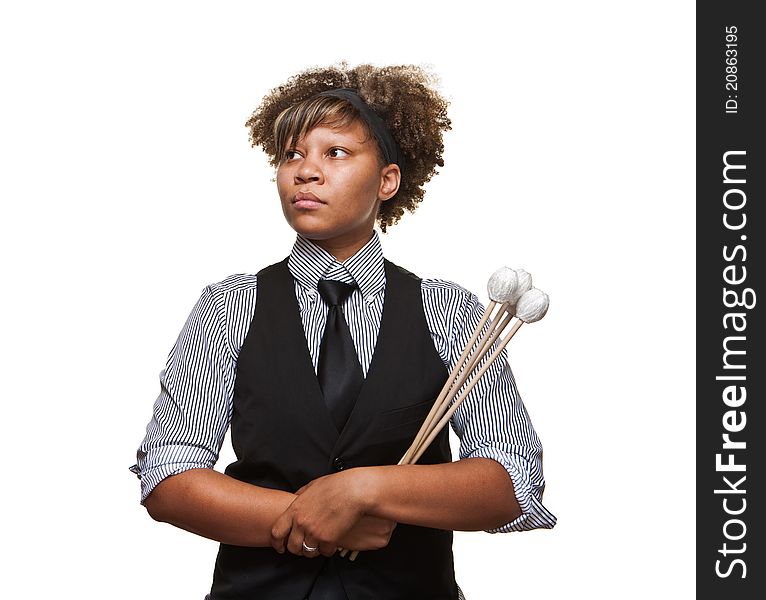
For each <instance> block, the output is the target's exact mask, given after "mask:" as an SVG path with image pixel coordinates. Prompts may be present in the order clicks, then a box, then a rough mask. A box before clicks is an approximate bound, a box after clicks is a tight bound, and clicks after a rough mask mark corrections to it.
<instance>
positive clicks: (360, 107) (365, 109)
mask: <svg viewBox="0 0 766 600" xmlns="http://www.w3.org/2000/svg"><path fill="white" fill-rule="evenodd" d="M317 95H318V96H335V97H336V98H343V99H344V100H348V101H349V102H351V104H352V105H353V106H354V108H356V110H357V111H359V114H360V115H361V117H362V119H364V122H365V123H366V124H367V126H368V127H369V128H370V130H371V131H372V135H373V136H375V139H376V140H377V142H378V146H380V150H381V152H382V153H383V160H385V161H386V164H387V165H390V164H392V163H393V164H395V165H399V168H400V169H401V170H404V154H402V150H401V148H399V144H397V143H396V140H395V139H394V136H393V135H391V131H390V130H389V129H388V127H387V126H386V122H385V121H384V120H383V119H382V118H381V117H380V115H379V114H378V113H376V112H375V111H374V110H373V109H372V108H371V107H370V106H369V105H368V104H367V103H366V102H365V101H364V100H363V99H362V97H361V96H360V95H359V94H358V93H357V92H356V91H355V90H352V89H350V88H336V89H332V90H325V91H324V92H320V93H319V94H317Z"/></svg>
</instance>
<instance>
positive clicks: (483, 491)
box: [145, 458, 521, 556]
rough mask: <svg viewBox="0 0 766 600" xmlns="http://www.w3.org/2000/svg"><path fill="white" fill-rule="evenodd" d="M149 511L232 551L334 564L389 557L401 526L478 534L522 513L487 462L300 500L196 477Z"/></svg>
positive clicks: (335, 486) (343, 483)
mask: <svg viewBox="0 0 766 600" xmlns="http://www.w3.org/2000/svg"><path fill="white" fill-rule="evenodd" d="M145 506H146V508H147V510H148V511H149V514H150V515H151V516H152V518H154V519H156V520H158V521H164V522H167V523H171V524H173V525H175V526H177V527H180V528H182V529H186V530H187V531H191V532H193V533H196V534H198V535H202V536H204V537H208V538H211V539H214V540H217V541H220V542H223V543H226V544H233V545H238V546H273V547H274V548H275V550H277V551H278V552H285V551H288V552H292V553H293V554H304V553H303V551H302V544H303V542H304V541H305V542H306V543H307V544H309V545H310V546H318V547H319V549H320V553H321V554H323V555H326V556H329V555H331V554H332V553H334V552H335V551H336V550H337V548H338V547H343V548H348V549H351V550H373V549H377V548H381V547H383V546H385V545H386V544H387V543H388V540H389V538H390V536H391V533H392V532H393V528H394V526H395V524H396V523H407V524H410V525H421V526H425V527H435V528H440V529H452V530H465V531H472V530H481V529H491V528H495V527H499V526H501V525H503V524H504V523H508V522H510V521H512V520H514V519H515V518H517V517H518V516H519V515H520V514H521V509H520V508H519V505H518V502H517V501H516V497H515V495H514V491H513V485H512V483H511V479H510V478H509V477H508V473H507V472H506V470H505V468H503V466H502V465H500V464H499V463H497V462H496V461H494V460H491V459H486V458H466V459H463V460H459V461H456V462H452V463H445V464H439V465H399V466H380V467H360V468H355V469H349V470H347V471H341V472H339V473H334V474H332V475H327V476H325V477H320V478H319V479H316V480H314V481H312V482H310V483H309V484H308V485H306V486H304V487H303V488H301V489H300V490H298V492H297V493H296V494H291V493H288V492H283V491H279V490H272V489H268V488H263V487H258V486H254V485H250V484H248V483H244V482H241V481H238V480H236V479H233V478H231V477H229V476H227V475H224V474H222V473H219V472H217V471H213V470H212V469H191V470H188V471H184V472H183V473H180V474H178V475H173V476H171V477H168V478H167V479H165V480H163V481H162V482H161V483H160V484H159V485H157V487H156V488H155V489H154V491H152V493H151V494H150V495H149V496H148V497H147V499H146V501H145Z"/></svg>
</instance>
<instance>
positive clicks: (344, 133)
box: [294, 119, 374, 145]
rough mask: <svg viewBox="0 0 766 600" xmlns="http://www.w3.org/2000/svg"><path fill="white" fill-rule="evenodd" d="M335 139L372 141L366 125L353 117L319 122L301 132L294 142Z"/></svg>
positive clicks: (359, 141) (363, 142)
mask: <svg viewBox="0 0 766 600" xmlns="http://www.w3.org/2000/svg"><path fill="white" fill-rule="evenodd" d="M337 139H343V140H346V141H348V142H353V143H357V144H359V145H364V144H368V143H371V142H374V139H373V137H372V135H370V131H369V129H368V128H367V126H366V125H364V123H362V122H361V121H359V120H358V119H355V120H353V121H350V122H348V123H342V122H341V123H338V122H335V123H333V122H329V123H326V122H322V123H319V124H318V125H316V126H314V127H312V128H310V129H308V130H306V131H305V132H303V133H302V134H301V135H300V137H298V139H297V140H295V142H294V143H296V144H301V143H311V142H326V141H328V142H329V141H332V140H337Z"/></svg>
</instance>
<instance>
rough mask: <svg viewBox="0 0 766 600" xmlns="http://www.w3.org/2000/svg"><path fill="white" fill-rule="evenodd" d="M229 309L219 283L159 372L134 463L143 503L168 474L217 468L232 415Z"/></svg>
mask: <svg viewBox="0 0 766 600" xmlns="http://www.w3.org/2000/svg"><path fill="white" fill-rule="evenodd" d="M225 319H226V315H225V310H224V304H223V300H222V298H221V296H220V294H216V289H215V287H214V286H208V287H206V288H205V289H204V290H203V292H202V295H201V296H200V299H199V300H198V301H197V303H196V304H195V306H194V308H193V310H192V312H191V314H190V315H189V318H188V319H187V321H186V323H185V325H184V327H183V329H182V330H181V333H180V335H179V336H178V339H177V340H176V343H175V345H174V346H173V348H172V350H171V351H170V354H169V356H168V360H167V363H166V365H165V368H164V369H163V370H162V371H161V373H160V394H159V396H158V397H157V400H156V401H155V403H154V409H153V414H152V418H151V421H150V422H149V424H148V425H147V427H146V436H145V437H144V439H143V441H142V442H141V445H140V446H139V448H138V451H137V453H136V457H137V462H136V464H135V465H133V466H132V467H131V471H133V472H134V473H135V474H136V475H138V477H139V479H140V480H141V503H142V504H143V503H144V501H145V500H146V498H147V497H148V496H149V494H150V493H151V492H152V490H153V489H154V488H155V487H156V486H157V484H159V483H160V482H161V481H162V480H163V479H165V478H166V477H169V476H171V475H176V474H178V473H181V472H183V471H187V470H189V469H198V468H212V467H213V466H214V465H215V463H216V461H217V460H218V454H219V452H220V449H221V445H222V443H223V440H224V438H225V435H226V431H227V429H228V427H229V422H230V420H231V410H232V400H231V399H232V393H233V386H234V375H235V365H236V361H235V359H234V357H233V355H232V352H231V349H230V347H228V345H227V336H226V326H225V325H226V324H225Z"/></svg>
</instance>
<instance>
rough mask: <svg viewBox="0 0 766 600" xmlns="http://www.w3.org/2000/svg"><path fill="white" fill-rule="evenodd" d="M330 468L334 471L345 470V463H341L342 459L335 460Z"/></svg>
mask: <svg viewBox="0 0 766 600" xmlns="http://www.w3.org/2000/svg"><path fill="white" fill-rule="evenodd" d="M332 468H333V469H335V470H336V471H342V470H343V469H345V468H346V463H345V462H343V459H342V458H341V457H338V458H336V459H335V460H334V461H332Z"/></svg>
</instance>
